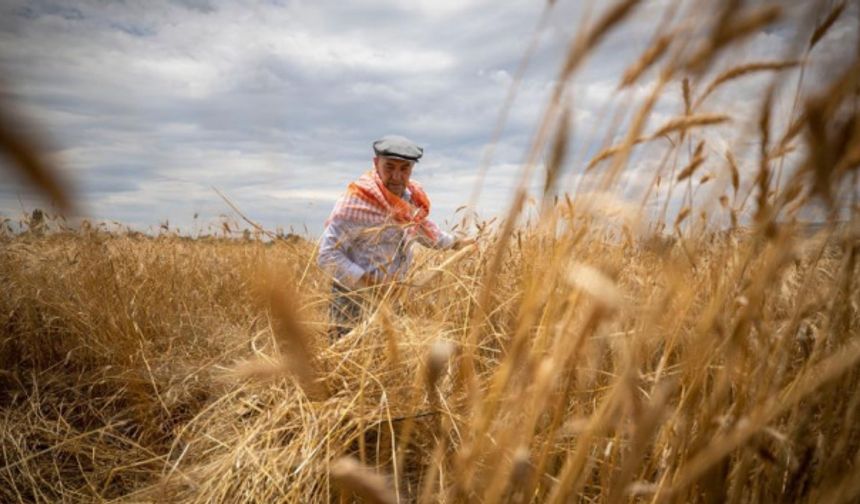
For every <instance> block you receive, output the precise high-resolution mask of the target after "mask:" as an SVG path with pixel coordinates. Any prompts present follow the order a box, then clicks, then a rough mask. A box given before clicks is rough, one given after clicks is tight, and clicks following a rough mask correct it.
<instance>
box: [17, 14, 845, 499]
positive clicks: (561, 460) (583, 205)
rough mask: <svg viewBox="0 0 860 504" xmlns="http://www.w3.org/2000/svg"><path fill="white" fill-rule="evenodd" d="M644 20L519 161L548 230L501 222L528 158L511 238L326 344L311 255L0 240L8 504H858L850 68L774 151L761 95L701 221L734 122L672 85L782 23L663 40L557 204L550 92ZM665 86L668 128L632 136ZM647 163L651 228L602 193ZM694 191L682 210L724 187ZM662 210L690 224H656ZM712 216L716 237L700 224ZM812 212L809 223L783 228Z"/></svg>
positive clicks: (628, 79)
mask: <svg viewBox="0 0 860 504" xmlns="http://www.w3.org/2000/svg"><path fill="white" fill-rule="evenodd" d="M637 3H638V2H635V1H625V2H621V3H618V4H616V5H615V6H614V7H610V8H608V9H607V10H606V11H605V13H604V14H603V15H601V16H597V17H596V20H597V21H596V22H595V24H594V25H593V26H592V27H585V28H584V29H583V33H585V35H582V36H580V37H578V38H576V39H575V40H574V41H573V42H572V44H571V46H570V54H568V55H567V58H566V60H565V63H564V65H563V67H562V79H561V80H560V82H559V88H558V89H557V90H556V91H557V93H555V95H554V96H553V98H552V100H551V103H550V107H548V109H547V111H546V114H545V116H544V119H543V121H542V123H541V125H540V127H539V130H538V135H536V140H535V145H534V146H532V150H531V152H532V155H531V156H530V159H537V157H539V156H537V155H536V154H535V153H540V152H542V151H544V150H549V156H548V159H549V160H550V162H549V163H548V166H547V167H546V169H547V173H546V177H545V183H544V187H543V190H544V194H543V195H542V196H543V199H542V205H541V207H540V212H539V218H538V219H536V220H534V221H530V222H529V223H528V224H523V223H522V219H521V217H522V215H521V214H522V212H523V211H524V208H525V206H526V203H527V201H528V197H527V194H526V191H525V181H527V180H528V175H529V174H530V173H531V172H532V171H533V170H534V169H536V168H537V166H536V165H535V164H534V163H533V162H528V163H526V165H525V166H524V167H523V181H524V182H523V186H522V187H521V188H520V192H518V193H517V196H516V198H515V200H514V201H513V203H512V205H511V209H510V212H509V213H508V215H507V216H506V218H505V219H504V220H503V221H502V222H501V223H500V224H499V225H498V226H493V225H489V224H487V223H478V224H477V227H478V229H480V230H481V234H482V239H481V240H480V241H479V244H478V245H477V246H475V247H473V248H469V249H466V250H464V251H461V252H457V253H445V252H442V253H437V252H426V251H425V252H422V253H421V254H419V257H418V260H417V261H416V262H417V264H419V265H421V267H420V268H416V271H415V272H414V275H413V276H412V277H411V278H409V279H408V280H407V282H404V284H402V285H394V286H388V287H384V288H374V289H368V290H367V292H366V295H367V296H369V297H371V298H373V299H372V302H371V306H372V307H373V308H372V310H371V312H370V313H368V316H367V317H366V319H365V320H364V321H363V322H362V323H361V324H360V325H359V326H358V327H356V328H355V330H354V331H352V332H351V333H350V334H349V335H347V336H346V337H344V338H343V339H341V340H340V341H338V342H336V343H334V344H329V343H328V339H327V336H326V330H327V320H326V316H327V303H328V300H329V296H330V291H329V281H328V279H327V278H325V276H324V275H323V274H322V273H321V272H320V271H318V270H317V268H316V266H315V260H314V259H315V257H314V256H315V249H314V246H313V244H312V243H309V242H306V241H304V240H290V241H288V240H280V239H278V240H273V241H271V242H264V241H262V240H238V239H214V238H210V239H197V240H192V239H187V238H182V237H178V236H175V235H172V234H168V233H165V234H163V235H161V236H158V237H143V236H139V235H133V234H122V233H106V232H103V231H100V230H99V229H93V228H91V227H86V228H83V229H81V230H77V231H69V230H59V229H56V227H57V226H56V224H55V223H52V222H45V221H44V220H43V219H42V218H41V217H40V218H39V219H38V222H36V221H37V219H35V217H34V218H33V219H31V220H30V222H29V223H25V224H24V226H25V227H29V228H30V229H29V230H27V231H25V232H22V233H16V234H12V233H6V234H3V235H0V282H2V285H3V286H4V288H3V289H2V290H0V369H2V371H0V413H2V415H0V452H2V454H3V457H2V459H0V501H4V502H5V501H10V502H11V501H35V502H41V501H103V500H116V501H120V502H142V501H143V502H223V501H226V502H272V501H284V502H332V501H350V500H351V499H354V498H356V496H359V498H361V499H363V500H364V501H367V502H395V501H409V502H411V501H417V502H545V501H547V502H556V503H560V502H568V501H571V500H578V501H587V502H595V501H600V502H628V501H637V502H666V501H669V502H850V501H856V499H858V498H860V485H858V483H857V481H858V479H860V418H858V413H860V340H858V324H860V314H858V310H860V294H858V289H857V288H856V282H857V280H858V272H857V255H858V247H860V238H858V234H857V232H858V228H857V225H858V221H857V219H856V216H855V212H856V196H855V194H856V184H857V182H856V179H857V176H856V170H857V166H858V164H859V163H858V159H860V155H858V152H860V135H858V134H857V128H856V124H857V122H858V121H857V119H858V118H857V117H856V114H857V110H858V108H857V107H856V101H857V97H856V92H855V90H856V84H857V79H858V75H860V72H858V69H860V64H858V61H860V59H858V57H857V55H852V57H853V58H854V60H853V62H851V63H850V64H849V63H848V62H846V65H845V67H844V68H843V69H840V73H838V74H836V75H834V76H831V77H832V79H831V80H829V81H826V82H825V83H824V84H825V86H824V87H822V89H824V91H823V92H822V93H821V94H819V95H816V96H811V97H805V96H804V97H802V98H800V97H798V99H797V100H796V101H797V102H798V103H801V104H802V105H801V106H799V107H798V110H796V111H793V112H792V113H793V114H795V115H794V116H793V117H789V118H786V120H785V121H783V122H780V123H779V124H783V123H784V124H786V125H788V126H787V128H786V131H773V130H774V129H775V128H777V122H776V117H775V114H776V113H777V112H776V109H777V107H775V106H774V103H773V100H775V98H774V94H773V92H768V93H767V95H766V96H763V97H762V99H761V104H760V107H758V108H757V109H755V110H753V111H751V112H750V114H749V116H748V117H736V116H734V115H733V116H732V118H731V119H732V122H731V124H732V126H733V127H737V128H746V129H745V131H753V132H755V133H754V134H756V135H758V137H759V138H758V146H757V147H758V148H757V149H755V153H754V154H755V155H754V156H752V157H751V156H749V155H748V154H747V153H745V152H733V151H732V149H731V148H730V149H729V150H727V151H725V153H724V158H725V161H723V160H722V159H721V160H720V162H719V164H720V166H722V165H724V164H725V165H727V166H725V167H723V168H722V169H723V170H724V171H726V172H728V173H727V174H726V177H725V184H724V187H723V189H725V188H727V186H730V187H731V191H732V193H733V195H732V198H729V197H728V196H726V195H725V194H720V191H719V190H718V191H717V192H716V193H715V195H714V197H713V198H710V200H713V201H710V200H709V199H708V198H704V197H702V196H700V193H698V192H696V190H695V189H694V188H693V185H692V183H693V178H694V177H693V176H694V175H695V173H696V172H697V171H698V170H700V169H701V170H709V165H708V163H709V161H710V160H711V159H714V158H717V157H720V158H722V157H721V156H708V155H707V154H708V153H710V151H707V149H706V145H707V144H706V143H705V141H704V137H703V135H702V132H703V131H705V130H707V129H708V128H711V127H712V126H714V125H718V124H720V125H722V127H723V128H725V127H726V122H727V119H728V117H727V116H726V115H724V114H715V113H712V112H708V111H701V112H700V111H696V112H695V113H694V112H693V109H694V108H696V107H694V106H693V100H692V96H693V92H692V89H693V86H692V85H691V81H690V78H691V77H692V78H696V75H695V74H693V75H688V74H686V73H684V72H685V69H689V70H690V71H695V72H704V71H705V70H706V69H707V68H709V67H710V66H711V65H712V64H713V61H712V60H713V59H714V58H715V56H716V55H717V54H723V52H724V51H726V50H727V49H728V48H729V47H730V46H731V45H732V44H737V43H739V42H740V41H742V40H743V39H745V38H747V37H749V36H750V35H751V34H752V33H753V32H754V31H755V30H756V29H760V28H761V27H763V26H767V25H769V24H770V23H773V22H774V21H775V20H776V19H778V18H779V17H780V16H782V15H783V12H782V10H781V9H779V8H777V7H773V6H770V7H768V6H764V7H759V8H755V9H754V8H752V7H747V8H740V4H741V3H742V2H733V1H726V2H722V3H721V4H720V5H719V8H718V9H717V13H718V15H717V16H716V17H715V18H714V19H715V21H714V23H713V26H709V27H707V33H710V38H709V39H708V40H705V41H699V42H702V44H700V45H696V46H693V47H688V46H687V43H688V42H687V41H688V38H687V37H684V36H680V35H679V36H678V37H674V38H665V37H664V38H661V35H660V34H659V33H658V34H657V35H656V36H655V38H654V41H655V42H654V44H655V45H654V46H653V47H652V49H649V50H648V51H646V52H645V53H644V54H643V56H642V60H641V61H640V62H638V63H634V64H633V65H631V66H630V67H629V68H631V70H630V71H628V73H627V75H626V76H625V77H623V79H622V88H623V87H625V86H627V85H629V84H632V83H633V82H634V81H641V80H642V79H643V78H644V75H645V73H646V71H647V70H648V69H649V68H651V67H654V66H657V64H658V62H660V64H662V65H663V66H662V68H660V69H659V75H660V77H659V78H658V79H657V81H656V82H655V83H654V85H653V88H652V92H651V95H650V96H649V97H648V98H647V99H646V100H645V102H644V103H642V104H640V105H639V106H638V107H632V108H631V109H630V117H631V118H632V120H631V121H630V123H629V124H630V127H629V129H628V130H626V131H624V132H622V133H621V136H622V138H623V140H622V142H621V143H620V144H616V146H614V147H608V148H606V149H603V151H602V153H601V154H599V155H598V156H597V158H595V159H598V158H599V159H598V161H599V160H600V159H606V158H610V157H611V158H612V159H613V165H612V168H611V169H610V170H606V171H603V172H601V171H598V170H595V171H594V172H593V173H591V175H590V176H592V177H595V178H600V181H601V182H602V183H603V184H602V187H601V190H602V191H593V192H584V191H583V192H581V193H578V194H568V195H565V197H564V198H563V201H561V202H559V201H558V200H557V198H555V195H556V194H557V191H558V189H559V188H560V187H561V180H562V177H561V175H562V173H563V171H564V170H565V169H566V168H567V167H568V165H569V164H571V163H575V164H577V166H578V165H579V163H578V162H577V161H571V159H575V158H577V157H579V156H581V154H582V153H579V152H575V149H573V146H572V145H571V144H568V136H569V135H570V132H571V131H574V132H575V131H576V128H575V125H574V124H572V122H571V114H570V113H569V112H568V109H567V106H568V104H567V102H566V101H565V99H564V98H563V97H564V96H565V95H566V90H565V86H566V85H568V83H569V82H568V78H569V77H571V76H572V74H574V73H575V71H576V69H577V68H578V67H579V66H580V65H581V64H582V62H583V61H584V58H585V57H586V56H587V54H588V53H589V52H590V51H591V50H592V49H594V48H595V47H596V46H597V45H599V44H600V42H601V41H602V40H603V39H604V38H606V37H608V36H610V35H611V34H612V32H613V30H614V29H617V27H618V26H623V24H624V22H625V21H626V20H627V18H628V17H629V16H630V15H631V13H632V12H634V11H635V9H636V7H637ZM841 5H842V4H839V6H837V7H836V8H835V10H826V9H822V10H821V12H828V13H829V14H828V16H827V17H826V18H825V19H824V20H823V21H822V23H820V24H818V25H816V26H812V25H810V26H809V27H808V30H806V31H803V30H798V34H797V37H798V39H799V40H802V41H803V43H802V44H798V47H799V50H801V51H804V53H805V55H789V57H787V58H786V59H785V61H795V60H796V61H801V62H802V63H801V65H805V64H806V62H807V61H808V56H810V53H811V51H812V48H813V47H815V46H816V44H818V43H819V41H820V40H821V39H822V38H823V37H824V36H825V35H826V31H827V29H829V28H830V27H831V26H832V25H833V24H834V22H835V20H836V18H837V17H838V16H839V15H840V14H841V13H842V9H843V8H842V7H841ZM834 13H835V14H834ZM831 18H832V20H831ZM667 19H670V20H671V17H669V18H667ZM789 21H790V20H789ZM798 24H799V25H804V26H805V23H803V22H800V21H798ZM660 29H661V30H667V32H669V33H673V34H674V33H679V34H682V33H685V30H689V23H686V22H683V20H681V21H679V22H678V25H677V26H673V25H671V23H669V25H667V26H663V25H661V28H660ZM809 40H812V41H813V42H812V43H808V42H807V41H809ZM800 56H803V57H800ZM812 56H814V54H812ZM729 68H730V70H727V71H726V72H724V73H722V74H718V76H717V77H716V78H715V79H712V80H710V81H709V82H712V83H719V84H718V85H719V86H720V87H721V88H723V89H728V88H729V87H730V85H731V84H732V82H733V81H734V79H735V78H736V77H739V76H741V75H743V74H744V72H743V71H741V70H737V68H744V67H735V70H731V65H730V66H729ZM751 68H753V67H747V70H749V71H760V70H761V71H763V70H768V69H769V70H773V68H770V67H768V68H764V67H761V68H760V67H755V68H753V69H751ZM721 76H723V77H721ZM725 76H729V77H725ZM826 77H827V76H823V77H822V78H823V79H824V78H826ZM780 78H782V77H780ZM721 79H722V80H721ZM676 81H677V83H679V84H681V86H679V87H680V88H681V89H682V90H683V94H684V109H683V110H680V111H677V114H678V115H677V117H676V118H674V119H671V120H669V121H668V122H665V123H664V125H663V126H662V127H659V128H657V129H656V132H657V133H654V134H652V135H644V134H643V130H644V128H645V125H646V123H647V119H648V117H649V116H650V113H651V111H652V110H653V107H654V104H655V102H656V100H657V98H658V96H659V93H661V92H664V91H665V90H667V89H669V88H668V87H667V84H668V83H669V82H676ZM716 85H717V84H712V85H711V86H712V87H715V86H716ZM676 89H677V88H676ZM707 89H708V88H706V92H705V93H704V95H707V94H708V93H709V91H708V90H707ZM771 89H773V88H771ZM798 89H800V86H798ZM622 92H623V90H622ZM713 98H715V97H713ZM713 98H712V100H713ZM657 137H660V138H667V139H668V140H669V141H668V142H665V144H664V143H663V142H651V141H652V140H655V139H656V138H657ZM772 137H773V138H778V139H781V140H780V141H779V142H776V144H777V145H776V146H774V145H771V141H770V139H771V138H772ZM637 139H639V140H637ZM646 140H647V141H648V142H649V147H653V146H658V147H659V148H661V149H665V151H664V152H663V153H662V154H661V156H660V159H662V160H663V161H662V162H661V164H660V165H659V166H658V168H657V173H655V174H654V183H652V184H651V187H649V188H648V189H647V191H646V193H645V194H646V195H645V197H644V198H643V199H642V205H643V207H644V206H645V205H646V203H648V202H649V201H650V199H651V198H657V203H658V204H659V205H661V206H663V213H662V216H660V217H657V218H656V220H650V221H649V220H648V219H645V218H644V215H640V214H639V213H637V209H636V207H634V206H633V205H632V204H631V203H629V201H628V199H625V198H622V197H621V196H620V195H616V194H615V192H614V191H613V190H612V189H614V186H613V185H612V184H611V182H613V181H615V180H617V177H618V175H619V174H620V173H621V172H622V171H623V170H627V169H634V168H635V167H632V166H628V161H629V159H630V153H631V151H632V149H633V148H634V146H635V145H637V143H644V142H645V141H646ZM790 142H796V143H797V146H796V147H797V151H798V153H799V159H800V162H799V164H798V166H797V167H795V168H793V169H790V170H789V169H786V170H785V172H784V181H783V183H780V181H779V178H778V177H774V173H776V172H778V173H779V175H780V176H782V175H783V172H782V167H781V166H782V163H783V155H782V154H781V155H779V156H777V155H775V154H773V153H774V152H782V151H783V150H784V149H785V148H786V147H787V146H788V144H789V143H790ZM607 144H608V145H611V143H610V142H607ZM693 146H696V147H695V148H694V147H693ZM601 156H603V157H601ZM598 161H592V166H593V165H595V164H596V163H597V162H598ZM582 165H583V166H580V167H579V169H583V168H584V167H585V166H587V164H586V163H582ZM27 166H29V165H24V166H22V169H23V170H25V171H26V170H28V169H29V168H28V167H27ZM750 166H752V167H754V168H752V169H750V168H749V167H750ZM668 171H671V174H667V173H666V172H668ZM714 171H715V170H709V172H708V174H706V175H704V176H703V177H702V178H700V179H699V184H698V186H696V187H700V186H702V184H704V182H709V185H708V186H707V187H713V186H715V185H716V184H717V182H715V181H712V175H711V173H712V172H714ZM660 180H665V181H666V183H665V184H664V186H660ZM676 186H677V187H678V188H680V189H679V190H685V189H684V186H686V192H684V193H683V204H682V206H681V207H680V208H678V209H677V210H676V211H675V212H669V213H667V210H666V209H667V207H668V204H667V202H668V199H669V198H670V196H671V194H672V191H673V189H674V188H675V187H676ZM46 190H48V191H51V189H50V184H49V185H48V186H47V187H46ZM660 198H662V200H661V199H660ZM717 202H719V205H722V207H723V208H724V211H727V212H730V215H731V223H732V225H731V227H730V228H729V229H723V228H721V227H719V226H717V225H715V224H713V223H712V222H713V221H711V219H710V217H711V216H709V213H710V212H715V211H719V210H720V208H719V206H718V203H717ZM748 202H749V203H748ZM813 206H814V207H816V208H818V209H822V210H824V211H826V212H828V215H829V217H828V219H827V220H826V222H823V223H821V224H820V225H818V226H815V227H813V226H809V225H803V224H800V223H799V218H800V216H801V215H802V214H801V213H800V212H801V211H808V210H809V209H810V207H813ZM250 222H252V221H250ZM667 222H668V223H670V224H671V223H674V225H673V226H672V230H671V231H672V233H671V234H666V233H665V232H663V230H664V228H665V227H666V223H667ZM709 222H711V223H709ZM744 223H746V225H744ZM252 225H254V226H256V224H252ZM258 231H260V229H258ZM263 231H265V230H262V231H261V232H263Z"/></svg>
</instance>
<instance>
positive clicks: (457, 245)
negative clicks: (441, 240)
mask: <svg viewBox="0 0 860 504" xmlns="http://www.w3.org/2000/svg"><path fill="white" fill-rule="evenodd" d="M475 241H476V239H475V238H457V239H456V240H454V244H453V245H451V249H452V250H460V249H461V248H464V247H468V246H469V245H471V244H473V243H475Z"/></svg>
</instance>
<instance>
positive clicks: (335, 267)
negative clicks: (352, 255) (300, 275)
mask: <svg viewBox="0 0 860 504" xmlns="http://www.w3.org/2000/svg"><path fill="white" fill-rule="evenodd" d="M347 228H348V226H347V224H346V223H344V222H342V221H339V220H337V219H334V220H332V221H331V222H330V223H329V225H328V226H326V228H325V231H323V234H322V237H321V238H320V247H319V255H318V256H317V264H319V266H320V267H321V268H322V269H324V270H325V271H327V272H328V273H329V274H331V275H332V276H333V277H334V278H335V279H336V280H337V281H339V282H340V283H342V284H344V285H345V286H346V287H349V288H356V287H358V282H359V280H360V279H361V277H362V276H363V275H364V274H365V270H364V268H362V267H361V266H359V265H358V264H356V263H354V262H352V261H351V260H350V259H349V257H347V255H346V253H345V252H344V249H345V247H346V245H347V244H348V243H349V240H350V234H349V232H348V229H347Z"/></svg>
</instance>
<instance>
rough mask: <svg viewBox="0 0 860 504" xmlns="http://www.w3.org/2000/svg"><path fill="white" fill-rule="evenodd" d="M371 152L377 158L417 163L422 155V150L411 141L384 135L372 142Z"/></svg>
mask: <svg viewBox="0 0 860 504" xmlns="http://www.w3.org/2000/svg"><path fill="white" fill-rule="evenodd" d="M373 152H375V153H376V155H377V156H385V157H393V158H399V159H405V160H407V161H418V160H419V159H421V156H422V155H423V154H424V149H423V148H422V147H419V146H418V144H416V143H415V142H413V141H412V140H410V139H408V138H406V137H402V136H397V135H385V136H384V137H382V138H380V139H379V140H377V141H375V142H373Z"/></svg>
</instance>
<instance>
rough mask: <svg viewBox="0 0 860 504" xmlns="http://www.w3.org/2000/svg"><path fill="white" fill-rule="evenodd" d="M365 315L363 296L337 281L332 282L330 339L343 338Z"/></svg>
mask: <svg viewBox="0 0 860 504" xmlns="http://www.w3.org/2000/svg"><path fill="white" fill-rule="evenodd" d="M363 315H364V302H363V300H362V296H361V295H360V294H358V293H357V292H355V291H352V290H349V289H347V288H346V287H344V286H343V285H341V284H339V283H337V282H332V285H331V304H330V305H329V319H330V322H331V325H330V326H329V330H328V338H329V341H331V342H332V343H334V342H335V341H337V340H339V339H340V338H342V337H343V336H344V335H345V334H346V333H348V332H349V331H351V330H352V328H353V327H355V326H356V325H357V324H358V323H359V322H360V321H361V317H362V316H363Z"/></svg>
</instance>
